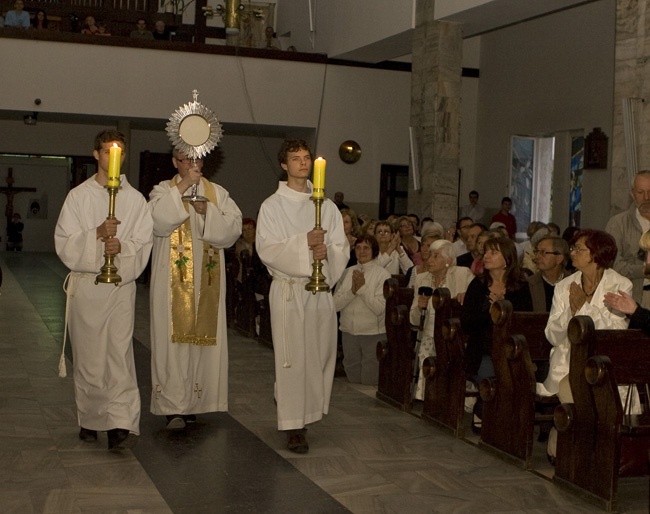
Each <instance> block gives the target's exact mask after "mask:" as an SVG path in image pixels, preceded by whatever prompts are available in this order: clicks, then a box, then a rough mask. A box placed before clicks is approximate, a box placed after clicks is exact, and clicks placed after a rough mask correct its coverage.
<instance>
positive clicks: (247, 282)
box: [235, 250, 257, 338]
mask: <svg viewBox="0 0 650 514" xmlns="http://www.w3.org/2000/svg"><path fill="white" fill-rule="evenodd" d="M240 257H241V259H240V260H241V270H242V276H241V283H240V284H238V287H239V295H238V298H237V306H236V313H237V315H236V321H235V328H236V329H237V331H238V332H239V333H240V334H242V335H243V336H245V337H251V338H254V337H255V336H256V335H257V334H256V331H255V317H256V315H257V300H256V298H255V279H256V277H255V270H254V268H253V263H252V258H251V254H250V252H249V251H248V250H242V251H241V256H240Z"/></svg>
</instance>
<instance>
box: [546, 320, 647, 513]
mask: <svg viewBox="0 0 650 514" xmlns="http://www.w3.org/2000/svg"><path fill="white" fill-rule="evenodd" d="M568 335H569V340H570V341H571V362H570V370H569V381H570V384H571V392H572V395H573V403H572V404H562V405H561V406H560V407H558V408H557V409H556V413H555V425H556V427H557V428H558V431H559V433H558V446H557V460H556V467H555V480H556V481H557V482H558V483H560V484H563V485H566V486H568V487H570V488H571V489H575V490H579V491H580V492H582V493H583V494H584V493H586V494H587V495H588V496H589V497H591V498H592V499H593V500H596V501H597V502H599V503H601V504H603V506H604V507H605V508H607V509H611V510H615V509H616V508H617V503H618V477H619V476H632V475H639V474H647V473H648V449H649V448H650V417H649V416H648V414H647V411H646V412H645V413H644V414H640V415H630V414H627V415H626V414H625V413H624V412H623V405H622V404H621V399H620V395H619V391H618V386H619V385H622V384H648V383H650V337H648V336H646V335H645V334H644V333H643V332H642V331H640V330H596V329H595V327H594V323H593V320H592V319H591V318H589V317H588V316H576V317H574V318H573V319H572V320H571V321H570V323H569V328H568ZM643 396H645V395H643Z"/></svg>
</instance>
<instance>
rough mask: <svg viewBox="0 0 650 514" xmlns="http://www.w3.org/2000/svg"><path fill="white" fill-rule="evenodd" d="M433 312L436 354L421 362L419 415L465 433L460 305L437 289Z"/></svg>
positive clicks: (458, 433) (463, 344) (448, 293)
mask: <svg viewBox="0 0 650 514" xmlns="http://www.w3.org/2000/svg"><path fill="white" fill-rule="evenodd" d="M431 303H432V304H433V307H434V309H435V311H436V317H435V322H434V330H433V334H434V336H433V337H434V339H433V341H434V346H435V348H436V356H435V357H428V358H427V359H425V361H424V364H423V369H424V375H425V376H426V377H427V380H426V384H425V390H424V404H423V406H422V417H423V418H425V419H427V420H429V421H433V422H434V423H436V424H437V425H440V426H442V427H445V428H448V429H450V430H451V431H452V433H453V434H454V436H456V437H463V436H464V435H465V432H464V426H463V417H464V406H465V338H464V337H463V335H462V330H461V328H460V321H459V318H460V312H461V309H462V306H461V305H460V304H459V303H458V302H457V301H456V300H454V299H452V298H451V295H450V292H449V289H446V288H439V289H436V290H435V291H434V292H433V297H432V300H431Z"/></svg>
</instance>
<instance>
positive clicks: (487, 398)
mask: <svg viewBox="0 0 650 514" xmlns="http://www.w3.org/2000/svg"><path fill="white" fill-rule="evenodd" d="M478 390H479V394H480V395H481V399H482V400H483V401H484V402H491V401H492V400H494V397H495V396H496V393H497V379H496V378H495V377H489V378H484V379H483V380H481V383H480V384H479V387H478Z"/></svg>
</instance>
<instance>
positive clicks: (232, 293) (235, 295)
mask: <svg viewBox="0 0 650 514" xmlns="http://www.w3.org/2000/svg"><path fill="white" fill-rule="evenodd" d="M224 258H225V261H226V319H227V320H228V327H229V328H235V325H236V318H237V303H238V301H239V285H238V282H237V275H238V274H239V259H237V254H236V253H235V247H234V246H233V247H231V248H227V249H226V250H224Z"/></svg>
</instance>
